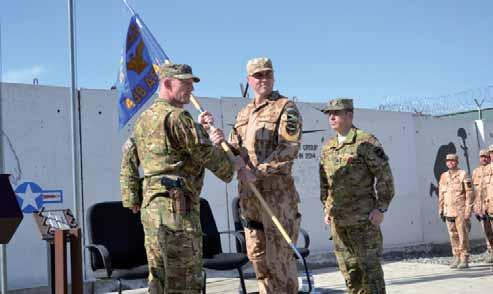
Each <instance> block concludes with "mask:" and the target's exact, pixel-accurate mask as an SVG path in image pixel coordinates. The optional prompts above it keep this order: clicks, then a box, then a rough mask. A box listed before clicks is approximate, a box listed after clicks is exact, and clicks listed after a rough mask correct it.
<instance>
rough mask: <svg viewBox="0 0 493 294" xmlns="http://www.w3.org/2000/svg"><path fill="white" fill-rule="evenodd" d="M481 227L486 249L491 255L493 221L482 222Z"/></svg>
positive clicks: (492, 247)
mask: <svg viewBox="0 0 493 294" xmlns="http://www.w3.org/2000/svg"><path fill="white" fill-rule="evenodd" d="M481 227H483V232H484V235H485V239H486V248H487V249H488V252H489V253H493V220H489V221H485V220H482V221H481Z"/></svg>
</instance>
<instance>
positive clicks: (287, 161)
mask: <svg viewBox="0 0 493 294" xmlns="http://www.w3.org/2000/svg"><path fill="white" fill-rule="evenodd" d="M247 74H248V83H249V85H250V88H251V89H252V90H253V93H254V94H255V99H254V100H253V101H252V102H250V103H249V104H248V105H247V106H246V107H244V108H243V109H242V110H240V112H239V113H238V115H237V117H236V122H235V125H234V128H233V131H232V132H231V134H230V139H229V144H230V145H231V147H232V149H233V150H234V152H235V153H237V154H241V156H242V157H243V159H244V160H245V161H246V162H247V167H248V168H249V169H250V170H251V171H252V173H253V174H254V175H255V177H256V179H257V180H256V182H255V186H256V187H257V188H258V189H259V191H260V193H261V194H262V195H263V196H264V197H265V201H266V202H267V203H268V205H269V206H270V208H272V211H273V212H274V214H275V215H276V216H277V218H278V219H279V221H280V222H281V224H282V225H283V226H284V228H285V229H286V231H287V232H288V234H289V235H290V237H291V238H292V239H293V240H297V239H298V231H299V226H300V219H301V215H300V214H299V212H298V202H299V196H298V192H297V191H296V188H295V186H294V179H293V176H292V174H291V169H292V166H293V161H294V160H295V159H296V158H297V155H298V150H299V147H300V137H301V116H300V113H299V111H298V108H297V107H296V105H295V103H294V102H292V101H289V100H288V98H286V97H284V96H282V95H281V94H279V92H277V91H273V86H274V70H273V67H272V62H271V60H270V59H268V58H263V57H262V58H254V59H252V60H250V61H248V64H247ZM238 190H239V194H240V208H241V215H242V218H243V220H244V225H245V237H246V242H247V254H248V257H249V259H250V261H251V262H252V264H253V268H254V270H255V274H256V276H257V280H258V286H259V290H260V293H264V294H265V293H269V294H271V293H283V294H284V293H298V278H297V270H296V261H295V259H294V255H293V252H292V250H291V248H290V247H289V245H288V244H287V243H286V241H285V240H284V239H283V237H282V236H281V234H280V233H279V231H278V230H277V228H276V227H275V226H274V224H273V223H272V220H271V218H270V216H269V215H267V214H266V213H265V211H264V210H263V209H262V207H261V205H260V203H259V202H258V200H257V198H256V197H255V196H254V195H253V193H252V191H251V190H250V189H249V188H248V186H247V185H246V184H245V182H244V181H239V187H238Z"/></svg>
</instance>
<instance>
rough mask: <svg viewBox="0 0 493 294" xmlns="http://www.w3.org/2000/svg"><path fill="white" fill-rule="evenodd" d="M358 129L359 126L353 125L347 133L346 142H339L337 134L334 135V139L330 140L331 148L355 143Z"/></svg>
mask: <svg viewBox="0 0 493 294" xmlns="http://www.w3.org/2000/svg"><path fill="white" fill-rule="evenodd" d="M356 130H358V128H356V127H355V126H352V127H351V129H349V132H348V133H347V135H346V140H344V142H342V143H341V144H339V142H338V141H337V135H336V136H334V138H332V140H330V142H329V148H338V147H342V146H344V145H345V144H352V143H354V141H355V140H356Z"/></svg>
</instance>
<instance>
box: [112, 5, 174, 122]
mask: <svg viewBox="0 0 493 294" xmlns="http://www.w3.org/2000/svg"><path fill="white" fill-rule="evenodd" d="M127 7H129V10H130V11H131V13H132V17H131V18H130V24H129V25H128V31H127V37H126V40H125V45H124V49H123V52H122V56H121V59H120V70H119V73H118V81H117V89H118V109H119V114H118V116H119V117H118V121H119V128H120V129H121V128H123V127H124V126H125V125H126V124H127V122H128V121H129V120H130V119H131V118H132V117H133V116H134V115H135V114H136V113H137V112H138V111H139V109H140V108H141V107H142V106H143V105H144V104H145V103H146V102H147V101H148V100H149V98H151V96H152V95H153V94H154V93H155V92H156V90H157V89H158V87H159V65H161V64H162V63H164V62H167V61H169V58H168V56H167V55H166V53H164V51H163V49H162V48H161V46H159V44H158V42H157V41H156V39H155V38H154V36H153V35H152V34H151V32H150V31H149V29H148V28H147V26H146V25H145V24H144V22H143V21H142V19H141V18H140V17H139V15H137V14H136V13H135V12H134V11H133V9H131V7H130V6H128V4H127Z"/></svg>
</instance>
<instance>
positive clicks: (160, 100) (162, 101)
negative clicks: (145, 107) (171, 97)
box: [153, 97, 178, 108]
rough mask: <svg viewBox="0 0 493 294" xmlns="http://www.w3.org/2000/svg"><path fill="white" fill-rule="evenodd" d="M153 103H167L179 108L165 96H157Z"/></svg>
mask: <svg viewBox="0 0 493 294" xmlns="http://www.w3.org/2000/svg"><path fill="white" fill-rule="evenodd" d="M153 103H163V104H165V105H168V106H171V107H175V108H178V107H176V106H175V105H173V104H171V103H170V102H169V101H168V100H166V99H164V98H161V97H157V98H156V99H154V102H153Z"/></svg>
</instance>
